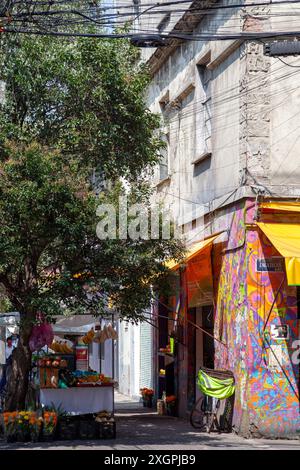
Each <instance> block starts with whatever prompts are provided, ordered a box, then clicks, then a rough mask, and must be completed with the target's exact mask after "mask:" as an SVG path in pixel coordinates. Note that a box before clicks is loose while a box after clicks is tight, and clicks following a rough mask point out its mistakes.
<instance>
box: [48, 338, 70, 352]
mask: <svg viewBox="0 0 300 470" xmlns="http://www.w3.org/2000/svg"><path fill="white" fill-rule="evenodd" d="M50 348H51V349H52V350H53V351H54V352H56V353H60V354H73V352H74V351H73V349H72V348H70V346H68V345H67V343H66V342H64V343H62V342H58V341H55V340H54V341H53V343H52V344H51V346H50Z"/></svg>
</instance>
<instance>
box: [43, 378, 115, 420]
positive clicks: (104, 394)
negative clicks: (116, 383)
mask: <svg viewBox="0 0 300 470" xmlns="http://www.w3.org/2000/svg"><path fill="white" fill-rule="evenodd" d="M40 402H41V404H42V406H46V407H50V406H53V405H54V406H55V408H58V407H62V408H63V409H64V410H65V411H66V412H68V413H72V414H87V413H98V412H99V411H102V410H106V411H107V412H110V413H112V412H113V409H114V392H113V385H102V386H101V385H100V386H99V387H91V386H89V387H84V388H83V387H82V388H79V387H78V388H75V387H74V388H70V389H54V388H52V389H51V388H44V389H41V391H40Z"/></svg>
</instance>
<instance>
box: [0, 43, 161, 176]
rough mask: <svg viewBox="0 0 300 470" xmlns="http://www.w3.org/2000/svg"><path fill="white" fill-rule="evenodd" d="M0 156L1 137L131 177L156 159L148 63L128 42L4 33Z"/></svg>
mask: <svg viewBox="0 0 300 470" xmlns="http://www.w3.org/2000/svg"><path fill="white" fill-rule="evenodd" d="M1 52H2V53H1V62H2V63H1V70H2V76H1V77H0V78H1V79H2V80H4V81H5V83H6V102H5V104H3V105H2V109H1V113H0V156H2V158H3V157H5V156H6V151H5V141H6V139H9V140H15V141H18V142H24V143H26V144H30V143H32V141H33V140H34V141H36V142H38V143H39V144H41V145H42V146H44V145H46V146H48V147H51V149H59V150H60V151H62V153H63V154H64V155H65V156H68V157H70V156H76V158H78V159H79V160H80V161H81V164H82V165H83V166H84V168H86V167H87V166H89V167H90V168H92V167H94V166H96V167H97V168H100V169H101V171H103V172H104V173H105V176H106V177H109V178H114V177H116V176H117V177H119V176H126V177H127V178H129V179H134V178H136V177H137V176H139V175H140V173H141V171H142V170H143V169H144V168H145V165H146V166H149V165H150V166H151V165H153V164H154V163H156V162H157V159H158V157H159V148H160V141H159V139H158V138H157V137H155V136H154V133H153V131H154V130H155V129H156V128H157V125H158V118H157V117H156V116H155V115H153V114H151V113H150V112H149V111H148V110H147V108H146V106H145V102H144V90H145V87H146V85H147V83H148V76H147V73H146V70H145V67H144V66H142V65H140V66H138V65H137V61H136V59H137V52H136V49H134V48H133V47H132V46H130V44H129V42H127V41H121V40H115V41H104V40H102V41H100V40H96V39H94V40H93V39H90V40H87V39H78V40H72V41H70V40H65V39H63V38H48V37H43V38H37V37H26V38H24V37H23V38H20V37H10V38H7V37H5V38H4V40H2V51H1Z"/></svg>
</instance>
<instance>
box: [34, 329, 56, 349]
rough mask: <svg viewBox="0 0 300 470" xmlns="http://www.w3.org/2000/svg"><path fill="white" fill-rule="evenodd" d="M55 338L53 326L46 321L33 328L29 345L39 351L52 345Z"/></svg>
mask: <svg viewBox="0 0 300 470" xmlns="http://www.w3.org/2000/svg"><path fill="white" fill-rule="evenodd" d="M53 339H54V333H53V329H52V326H51V325H50V324H49V323H47V322H44V323H42V324H40V325H35V326H34V327H33V328H32V332H31V336H30V340H29V347H30V350H31V351H38V350H40V349H42V348H43V347H44V346H51V344H52V342H53Z"/></svg>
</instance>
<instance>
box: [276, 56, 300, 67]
mask: <svg viewBox="0 0 300 470" xmlns="http://www.w3.org/2000/svg"><path fill="white" fill-rule="evenodd" d="M277 59H278V60H280V62H282V63H283V64H284V65H287V66H288V67H292V68H294V69H300V65H293V64H288V63H287V62H285V61H284V60H283V59H281V57H277Z"/></svg>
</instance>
